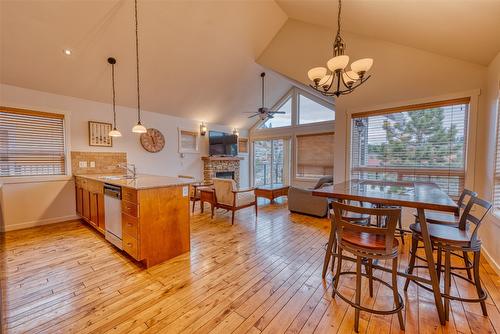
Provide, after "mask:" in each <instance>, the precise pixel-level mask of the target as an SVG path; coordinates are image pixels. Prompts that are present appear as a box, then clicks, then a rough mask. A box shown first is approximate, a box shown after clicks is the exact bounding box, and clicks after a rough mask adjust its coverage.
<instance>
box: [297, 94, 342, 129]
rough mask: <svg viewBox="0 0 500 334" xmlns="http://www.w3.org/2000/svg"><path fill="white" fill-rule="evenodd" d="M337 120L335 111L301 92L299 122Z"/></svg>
mask: <svg viewBox="0 0 500 334" xmlns="http://www.w3.org/2000/svg"><path fill="white" fill-rule="evenodd" d="M333 120H335V112H334V111H333V110H332V109H330V108H327V107H325V106H323V105H321V104H319V103H317V102H315V101H313V100H311V99H309V98H307V97H305V96H304V95H300V94H299V124H310V123H317V122H325V121H333Z"/></svg>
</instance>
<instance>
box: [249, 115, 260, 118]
mask: <svg viewBox="0 0 500 334" xmlns="http://www.w3.org/2000/svg"><path fill="white" fill-rule="evenodd" d="M255 116H259V114H253V115H251V116H248V118H252V117H255Z"/></svg>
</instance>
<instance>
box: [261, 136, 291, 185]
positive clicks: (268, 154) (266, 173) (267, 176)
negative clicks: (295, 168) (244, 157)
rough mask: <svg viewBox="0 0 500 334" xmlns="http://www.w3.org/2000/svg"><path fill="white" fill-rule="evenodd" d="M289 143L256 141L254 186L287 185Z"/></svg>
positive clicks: (282, 141) (278, 140)
mask: <svg viewBox="0 0 500 334" xmlns="http://www.w3.org/2000/svg"><path fill="white" fill-rule="evenodd" d="M288 142H289V140H286V139H270V140H256V141H254V160H253V161H254V185H255V186H263V185H269V184H276V183H280V184H287V183H288V182H287V181H288V180H287V174H288V173H287V169H288V163H287V161H288V160H289V159H288V151H289V149H288V147H289V145H288Z"/></svg>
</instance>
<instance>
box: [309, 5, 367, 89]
mask: <svg viewBox="0 0 500 334" xmlns="http://www.w3.org/2000/svg"><path fill="white" fill-rule="evenodd" d="M341 11H342V1H341V0H339V10H338V17H337V35H336V36H335V42H334V44H333V58H331V59H330V60H329V61H328V62H327V63H326V66H327V68H325V67H314V68H312V69H310V70H309V71H308V72H307V76H308V77H309V79H310V80H311V81H312V82H313V84H311V85H310V86H311V87H312V88H314V89H315V90H316V91H318V92H320V93H321V94H323V95H325V96H336V97H339V96H340V95H346V94H349V93H351V92H352V91H354V90H355V89H356V88H358V87H359V86H361V85H362V84H363V83H364V82H365V81H366V80H368V79H369V78H370V75H369V76H366V72H368V71H369V70H370V68H371V67H372V65H373V59H372V58H363V59H359V60H356V61H355V62H353V63H352V64H351V69H350V70H346V68H347V65H348V64H349V56H347V55H345V54H344V51H345V49H346V45H345V43H344V40H343V39H342V36H340V14H341Z"/></svg>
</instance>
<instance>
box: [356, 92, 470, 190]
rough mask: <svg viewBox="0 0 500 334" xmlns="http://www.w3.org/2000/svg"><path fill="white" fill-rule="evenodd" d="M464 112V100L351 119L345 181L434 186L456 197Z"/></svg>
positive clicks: (459, 186)
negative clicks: (397, 182)
mask: <svg viewBox="0 0 500 334" xmlns="http://www.w3.org/2000/svg"><path fill="white" fill-rule="evenodd" d="M468 109H469V99H468V98H467V99H456V100H448V101H441V102H434V103H429V104H422V105H412V106H406V107H399V108H391V109H385V110H378V111H374V112H367V113H359V114H354V115H353V116H352V131H351V133H352V139H351V147H352V149H351V177H352V178H353V179H377V180H390V181H422V182H434V183H436V184H437V185H438V186H440V187H441V188H442V189H443V190H444V191H446V192H447V193H448V194H449V195H450V196H454V197H456V196H459V194H460V192H461V191H462V189H463V187H464V181H465V157H466V137H467V114H468Z"/></svg>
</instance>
